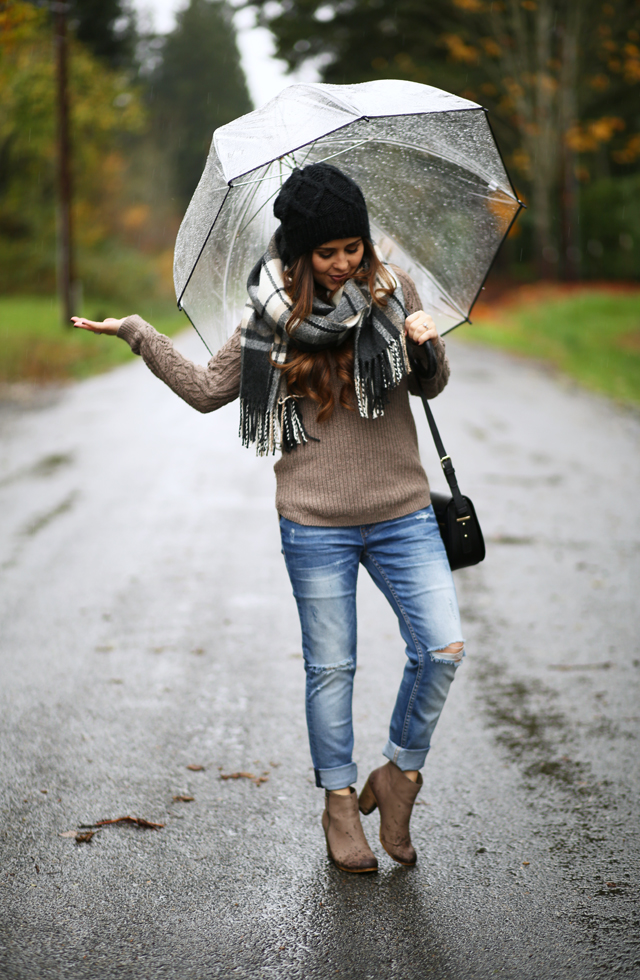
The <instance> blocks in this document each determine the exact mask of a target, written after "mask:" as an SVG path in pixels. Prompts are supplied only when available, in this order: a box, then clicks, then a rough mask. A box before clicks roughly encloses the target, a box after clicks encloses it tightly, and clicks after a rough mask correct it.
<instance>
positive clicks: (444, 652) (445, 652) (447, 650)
mask: <svg viewBox="0 0 640 980" xmlns="http://www.w3.org/2000/svg"><path fill="white" fill-rule="evenodd" d="M463 653H464V643H460V642H457V643H450V644H449V646H448V647H443V648H442V649H441V650H436V652H435V656H436V658H438V659H439V658H440V657H443V658H444V657H446V659H447V660H450V661H451V663H454V664H459V663H460V661H461V660H462V654H463Z"/></svg>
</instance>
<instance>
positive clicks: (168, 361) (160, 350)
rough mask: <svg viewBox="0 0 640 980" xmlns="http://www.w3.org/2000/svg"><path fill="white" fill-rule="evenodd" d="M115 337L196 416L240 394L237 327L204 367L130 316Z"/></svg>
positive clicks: (143, 321)
mask: <svg viewBox="0 0 640 980" xmlns="http://www.w3.org/2000/svg"><path fill="white" fill-rule="evenodd" d="M118 337H120V338H121V339H122V340H126V342H127V343H128V344H129V346H130V348H131V350H132V351H133V353H134V354H139V355H140V356H141V357H142V359H143V361H144V362H145V364H146V365H147V367H148V368H149V370H150V371H152V372H153V373H154V374H155V376H156V377H157V378H160V380H161V381H164V383H165V384H166V385H168V386H169V388H171V390H172V391H175V393H176V395H179V396H180V398H182V399H184V401H186V402H187V404H188V405H191V407H192V408H195V409H196V410H197V411H198V412H214V411H215V410H216V409H217V408H221V407H222V406H223V405H226V404H227V403H228V402H232V401H234V399H236V398H237V397H238V395H239V393H240V358H241V351H240V327H238V328H237V329H236V330H235V332H234V333H233V334H232V335H231V337H230V338H229V340H228V341H227V342H226V344H225V345H224V346H223V347H221V348H220V350H219V351H218V353H217V354H216V355H215V357H212V358H211V360H210V361H209V363H208V365H207V366H206V367H203V366H202V365H200V364H194V363H193V361H189V360H188V359H187V358H186V357H183V356H182V354H180V353H179V352H178V351H177V350H176V349H175V347H174V346H173V342H172V341H171V340H170V339H169V337H165V336H164V334H161V333H158V331H157V330H155V329H154V328H153V327H152V326H151V324H150V323H147V322H146V321H145V320H143V319H142V317H140V316H129V317H127V318H126V320H123V322H122V323H121V325H120V329H119V330H118Z"/></svg>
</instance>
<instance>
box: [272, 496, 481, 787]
mask: <svg viewBox="0 0 640 980" xmlns="http://www.w3.org/2000/svg"><path fill="white" fill-rule="evenodd" d="M280 532H281V537H282V550H283V554H284V556H285V562H286V565H287V571H288V572H289V578H290V579H291V584H292V586H293V594H294V596H295V599H296V602H297V603H298V613H299V615H300V625H301V627H302V649H303V654H304V664H305V671H306V713H307V727H308V731H309V744H310V747H311V757H312V760H313V765H314V768H315V773H316V784H317V785H318V786H322V787H324V788H325V789H342V788H343V787H346V786H350V785H352V784H353V783H355V781H356V779H357V775H358V771H357V768H356V764H355V763H354V761H353V759H352V753H353V723H352V717H351V701H352V694H353V678H354V675H355V670H356V633H357V624H356V584H357V580H358V569H359V566H360V565H361V564H362V565H364V567H365V568H366V570H367V571H368V573H369V575H370V576H371V578H372V579H373V581H374V582H375V584H376V585H377V586H378V588H379V589H380V591H381V592H382V593H383V594H384V595H385V596H386V598H387V599H388V601H389V602H390V603H391V607H392V608H393V610H394V612H395V614H396V616H397V617H398V623H399V625H400V633H401V635H402V639H403V640H404V642H405V644H406V654H407V661H406V664H405V669H404V673H403V676H402V680H401V683H400V689H399V691H398V696H397V699H396V704H395V707H394V710H393V714H392V717H391V725H390V728H389V741H388V742H387V744H386V745H385V747H384V750H383V755H385V756H386V758H387V759H391V761H392V762H395V764H396V765H397V766H398V767H399V768H400V769H403V770H405V769H421V768H422V766H423V765H424V763H425V759H426V756H427V753H428V751H429V746H430V743H431V736H432V734H433V730H434V728H435V727H436V723H437V721H438V718H439V717H440V712H441V711H442V708H443V705H444V702H445V700H446V697H447V694H448V691H449V686H450V685H451V681H452V680H453V678H454V675H455V670H456V665H457V663H459V662H460V660H461V658H462V656H463V654H462V652H460V653H451V652H447V651H446V648H447V647H448V646H449V645H450V644H454V643H462V642H463V640H462V629H461V626H460V614H459V612H458V602H457V598H456V591H455V586H454V584H453V576H452V575H451V569H450V567H449V562H448V561H447V555H446V552H445V550H444V545H443V544H442V538H441V537H440V532H439V530H438V525H437V523H436V519H435V515H434V513H433V508H432V507H427V508H425V509H424V510H419V511H415V513H413V514H408V515H407V516H406V517H398V518H395V519H394V520H391V521H382V522H380V523H379V524H365V525H362V526H355V527H308V526H306V525H303V524H295V523H294V522H293V521H289V520H287V519H286V518H284V517H281V518H280Z"/></svg>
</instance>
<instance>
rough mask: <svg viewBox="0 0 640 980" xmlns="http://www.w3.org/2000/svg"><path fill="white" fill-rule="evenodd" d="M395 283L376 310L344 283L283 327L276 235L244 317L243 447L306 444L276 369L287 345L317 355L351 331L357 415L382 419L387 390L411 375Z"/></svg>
mask: <svg viewBox="0 0 640 980" xmlns="http://www.w3.org/2000/svg"><path fill="white" fill-rule="evenodd" d="M385 268H386V270H387V272H388V274H389V276H390V277H391V279H392V281H393V282H394V284H395V291H394V293H393V294H392V295H391V296H389V297H388V302H387V305H386V306H377V305H376V304H375V303H373V301H372V299H371V294H370V292H369V289H368V287H367V286H366V285H365V284H363V283H362V282H356V281H355V280H354V279H348V280H347V282H346V283H345V285H344V286H343V287H341V289H340V290H339V291H338V292H337V293H336V294H335V296H334V297H333V302H326V301H324V300H321V299H319V298H318V297H316V298H315V299H314V301H313V309H312V311H311V313H310V314H309V316H308V317H306V319H304V320H303V321H302V322H301V323H300V324H299V325H298V326H297V327H296V329H295V331H294V335H293V339H292V338H291V337H290V336H289V334H288V333H287V330H286V324H287V320H288V319H289V316H290V315H291V310H292V306H293V304H292V302H291V299H290V298H289V296H288V295H287V293H286V291H285V288H284V282H283V275H282V260H281V258H280V255H279V253H278V248H277V244H276V236H274V237H273V238H272V239H271V242H270V243H269V247H268V249H267V251H266V252H265V254H264V255H263V256H262V258H261V259H260V261H259V262H257V263H256V264H255V266H254V267H253V269H252V270H251V273H250V275H249V279H248V280H247V290H248V293H249V299H248V301H247V304H246V306H245V309H244V316H243V319H242V325H241V331H242V373H241V379H240V436H241V438H242V445H243V446H251V445H252V444H253V443H255V444H256V453H257V455H258V456H265V455H267V454H269V453H274V452H275V450H276V449H282V451H283V452H291V450H292V449H295V448H296V447H297V446H299V445H301V444H302V443H305V442H307V441H308V440H309V438H310V437H309V436H308V435H307V433H306V431H305V428H304V425H303V422H302V417H301V414H300V410H299V407H298V405H297V399H296V398H294V397H293V396H292V395H290V394H289V392H288V390H287V383H286V379H285V378H283V376H282V371H280V370H278V368H276V367H274V365H273V364H272V363H270V361H273V362H275V364H284V363H285V362H286V360H287V350H288V346H289V344H292V345H294V346H295V347H296V348H298V349H301V350H304V351H316V350H318V351H320V350H325V349H327V348H329V347H337V346H338V345H339V344H342V343H343V342H344V341H345V340H346V339H347V337H348V336H349V333H350V332H351V331H353V334H354V363H353V380H354V384H355V392H356V399H357V402H358V411H359V412H360V415H361V416H362V417H363V418H377V417H378V416H379V415H383V414H384V404H385V401H386V393H387V392H388V391H389V390H390V389H391V388H395V387H396V386H397V385H398V384H399V383H400V381H401V380H402V378H403V377H405V375H407V374H408V372H409V361H408V357H407V348H406V344H405V338H404V321H405V317H406V313H405V308H404V297H403V295H402V287H401V285H400V283H399V282H398V280H397V278H396V277H395V276H394V274H393V272H392V270H391V269H390V268H389V266H388V265H386V264H385Z"/></svg>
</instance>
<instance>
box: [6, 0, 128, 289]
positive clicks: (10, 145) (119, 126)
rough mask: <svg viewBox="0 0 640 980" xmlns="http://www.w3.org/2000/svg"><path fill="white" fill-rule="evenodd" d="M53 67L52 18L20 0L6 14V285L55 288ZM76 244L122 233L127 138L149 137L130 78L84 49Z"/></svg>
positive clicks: (76, 128) (77, 77) (77, 88)
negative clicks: (143, 131)
mask: <svg viewBox="0 0 640 980" xmlns="http://www.w3.org/2000/svg"><path fill="white" fill-rule="evenodd" d="M54 72H55V65H54V58H53V45H52V37H51V24H50V20H49V14H48V12H47V11H46V10H45V9H42V8H37V7H35V6H34V5H32V4H30V3H26V2H20V0H13V2H11V3H5V4H3V6H2V8H0V90H1V91H2V100H0V287H3V288H5V289H7V290H15V289H20V288H24V287H25V286H26V287H28V288H30V289H36V290H37V291H52V290H53V288H54V285H55V237H56V236H55V212H56V209H55V200H56V192H55V159H56V154H55V145H56V123H55V119H56V113H55V93H56V86H55V76H54ZM69 88H70V92H71V132H72V137H73V143H74V156H73V171H74V187H75V195H74V215H75V222H74V223H75V226H76V229H77V238H78V243H79V245H80V246H82V247H83V248H84V249H85V250H86V249H91V248H96V247H98V246H99V245H100V244H101V243H103V242H105V241H106V240H107V239H109V238H110V237H111V236H114V235H116V234H118V232H119V231H120V227H119V226H120V222H121V220H122V216H123V207H122V205H123V203H124V202H123V197H122V192H123V175H124V172H125V171H126V161H125V159H124V156H123V153H122V140H123V138H125V137H126V136H127V135H131V134H137V133H139V132H141V131H142V129H143V127H144V123H145V114H144V107H143V105H142V102H141V99H140V96H139V93H138V92H137V91H136V90H135V89H133V88H132V87H131V85H130V79H129V77H128V75H127V74H126V73H123V72H116V71H111V70H110V69H108V68H106V67H105V66H104V65H103V64H101V63H100V62H99V61H97V60H96V59H95V58H94V57H93V56H92V55H91V53H90V52H89V51H88V50H87V49H86V48H85V47H84V46H83V45H81V44H80V43H79V42H77V41H74V42H73V43H72V45H71V57H70V66H69Z"/></svg>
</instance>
